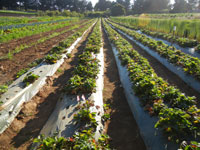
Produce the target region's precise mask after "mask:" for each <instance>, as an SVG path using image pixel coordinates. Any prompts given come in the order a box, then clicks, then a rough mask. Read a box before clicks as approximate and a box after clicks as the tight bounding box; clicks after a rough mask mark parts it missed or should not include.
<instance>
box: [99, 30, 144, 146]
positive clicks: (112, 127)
mask: <svg viewBox="0 0 200 150" xmlns="http://www.w3.org/2000/svg"><path fill="white" fill-rule="evenodd" d="M103 42H104V63H105V68H104V91H103V97H104V103H107V104H110V109H109V110H108V112H107V113H109V114H110V117H111V120H109V121H107V123H106V125H105V132H106V133H107V134H108V135H109V136H110V137H111V139H112V140H111V143H110V144H111V147H112V148H113V149H117V150H145V149H146V148H145V144H144V142H143V140H142V138H141V136H140V133H139V129H138V126H137V123H136V121H135V119H134V117H133V114H132V112H131V110H130V107H129V105H128V102H127V100H126V97H125V94H124V91H123V88H122V86H121V82H120V78H119V74H118V69H117V66H116V62H115V58H114V55H113V52H112V48H111V45H110V44H109V41H108V38H107V37H106V34H105V32H103Z"/></svg>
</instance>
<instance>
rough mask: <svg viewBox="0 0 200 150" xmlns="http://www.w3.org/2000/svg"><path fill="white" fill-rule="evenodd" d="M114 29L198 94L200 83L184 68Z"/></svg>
mask: <svg viewBox="0 0 200 150" xmlns="http://www.w3.org/2000/svg"><path fill="white" fill-rule="evenodd" d="M111 27H112V28H114V29H116V30H117V31H118V32H120V33H121V34H123V35H124V36H126V37H127V38H129V39H130V40H132V41H133V42H135V43H136V44H137V45H138V46H140V47H141V48H142V49H144V50H145V51H146V52H147V53H148V54H150V55H151V56H153V57H154V58H156V59H157V60H158V61H159V62H160V63H162V64H163V65H164V66H165V67H166V68H167V69H169V70H170V71H172V72H173V73H175V74H176V75H178V76H179V77H180V78H181V79H182V80H183V81H184V82H186V83H187V84H188V85H189V86H190V87H192V88H193V89H195V90H196V91H197V92H199V91H200V82H199V81H197V80H196V79H195V78H194V77H193V76H192V75H189V74H186V73H185V72H184V71H183V69H182V67H178V66H175V65H173V64H171V63H170V62H168V60H167V59H165V58H163V57H161V56H160V55H159V54H158V53H157V52H155V51H154V50H152V49H150V48H149V47H147V46H144V45H143V44H141V43H140V42H138V41H136V40H135V39H134V38H133V37H131V36H129V35H127V34H126V33H124V32H122V31H121V30H119V29H117V28H115V27H114V26H112V25H111Z"/></svg>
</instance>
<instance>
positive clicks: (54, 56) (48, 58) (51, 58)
mask: <svg viewBox="0 0 200 150" xmlns="http://www.w3.org/2000/svg"><path fill="white" fill-rule="evenodd" d="M59 59H61V56H60V55H59V54H55V53H54V54H52V55H47V56H46V57H45V62H46V63H48V64H55V63H56V62H57V61H58V60H59Z"/></svg>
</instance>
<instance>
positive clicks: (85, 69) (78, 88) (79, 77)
mask: <svg viewBox="0 0 200 150" xmlns="http://www.w3.org/2000/svg"><path fill="white" fill-rule="evenodd" d="M63 44H64V43H61V45H63ZM100 47H101V32H100V22H99V21H98V23H97V24H96V26H95V27H94V29H93V32H92V33H91V35H90V36H89V38H88V41H87V44H86V47H85V49H84V52H83V53H82V54H81V55H79V56H78V57H79V64H78V65H77V66H76V67H75V69H74V71H73V75H74V76H73V77H72V78H70V79H69V80H68V82H67V85H66V86H65V91H66V92H68V93H69V94H79V93H92V92H95V90H96V89H95V88H96V78H97V75H98V73H99V60H97V59H96V58H95V57H94V54H97V53H99V50H100Z"/></svg>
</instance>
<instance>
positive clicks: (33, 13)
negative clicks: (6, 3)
mask: <svg viewBox="0 0 200 150" xmlns="http://www.w3.org/2000/svg"><path fill="white" fill-rule="evenodd" d="M0 13H10V14H24V15H35V14H36V12H25V11H14V10H0Z"/></svg>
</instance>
